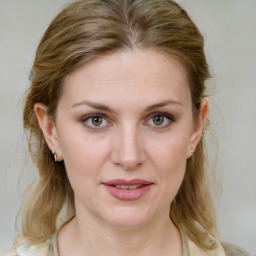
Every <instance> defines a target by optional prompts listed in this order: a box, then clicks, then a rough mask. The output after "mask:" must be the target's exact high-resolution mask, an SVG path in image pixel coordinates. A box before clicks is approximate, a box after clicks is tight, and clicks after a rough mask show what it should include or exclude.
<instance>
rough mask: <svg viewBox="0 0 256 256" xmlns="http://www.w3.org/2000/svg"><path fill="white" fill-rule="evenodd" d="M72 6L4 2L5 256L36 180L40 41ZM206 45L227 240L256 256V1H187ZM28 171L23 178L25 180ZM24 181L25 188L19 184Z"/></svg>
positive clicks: (1, 177) (0, 224) (0, 35)
mask: <svg viewBox="0 0 256 256" xmlns="http://www.w3.org/2000/svg"><path fill="white" fill-rule="evenodd" d="M67 2H69V1H68V0H0V115H1V117H0V120H1V121H0V170H1V172H0V205H1V206H0V252H4V251H7V250H8V249H9V248H10V247H11V245H12V241H13V240H14V236H15V229H14V221H15V216H16V213H17V211H18V209H19V206H20V204H21V198H22V192H23V190H24V187H25V185H26V184H27V181H28V180H29V178H30V177H31V176H33V170H34V167H33V166H32V165H31V164H30V163H29V162H28V164H26V145H25V136H24V135H23V132H22V106H23V94H24V91H25V89H26V88H27V86H28V84H29V82H28V75H29V70H30V68H31V65H32V62H33V57H34V54H35V50H36V47H37V44H38V42H39V39H40V38H41V36H42V34H43V32H44V30H45V29H46V28H47V26H48V24H49V22H50V21H51V19H52V18H53V17H54V16H55V14H57V12H58V11H59V10H60V9H61V8H62V7H63V6H64V5H65V3H67ZM178 2H179V3H181V4H182V5H183V6H184V7H185V9H186V10H187V11H188V13H189V14H190V15H191V17H192V18H193V19H194V21H195V22H196V24H197V25H198V27H199V28H200V30H201V32H202V33H203V34H204V36H205V39H206V53H207V58H208V61H209V63H210V66H211V71H212V74H213V76H214V77H213V79H212V80H211V81H210V82H209V86H210V87H211V92H210V94H211V97H210V103H211V113H210V118H211V119H212V129H211V133H212V134H215V136H216V137H217V141H218V145H217V146H216V141H215V140H214V139H209V144H210V145H209V146H210V150H211V151H212V152H214V151H215V149H216V147H219V159H218V165H217V167H218V168H217V171H218V173H219V177H220V178H221V179H222V183H223V190H222V198H221V199H219V200H216V202H217V203H216V205H217V213H218V224H219V225H218V226H219V231H220V236H221V238H222V239H224V240H227V241H231V242H234V243H237V244H239V245H241V246H243V247H245V248H246V249H247V250H248V251H250V252H254V253H256V166H255V157H256V99H255V98H256V84H255V81H256V79H255V73H256V49H255V47H256V15H255V13H256V1H255V0H214V1H213V0H179V1H178ZM21 172H23V176H22V178H19V175H20V173H21ZM17 183H19V186H17Z"/></svg>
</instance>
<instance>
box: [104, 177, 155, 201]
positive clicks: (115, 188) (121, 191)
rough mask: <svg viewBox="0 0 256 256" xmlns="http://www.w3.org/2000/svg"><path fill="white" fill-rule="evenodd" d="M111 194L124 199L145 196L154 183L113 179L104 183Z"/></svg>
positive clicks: (128, 199)
mask: <svg viewBox="0 0 256 256" xmlns="http://www.w3.org/2000/svg"><path fill="white" fill-rule="evenodd" d="M103 185H104V186H105V188H106V189H107V191H108V192H109V193H110V195H111V196H113V197H115V198H116V199H119V200H123V201H130V200H136V199H139V198H141V197H142V196H144V195H145V194H146V193H147V192H148V191H149V190H150V188H151V187H152V185H153V183H152V182H149V181H146V180H140V179H134V180H129V181H128V180H122V179H118V180H111V181H108V182H106V183H103Z"/></svg>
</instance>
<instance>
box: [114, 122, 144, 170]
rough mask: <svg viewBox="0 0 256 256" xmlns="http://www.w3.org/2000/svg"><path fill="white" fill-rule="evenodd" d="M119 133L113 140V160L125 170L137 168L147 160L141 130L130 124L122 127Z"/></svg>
mask: <svg viewBox="0 0 256 256" xmlns="http://www.w3.org/2000/svg"><path fill="white" fill-rule="evenodd" d="M117 133H118V134H115V139H114V141H113V150H112V152H111V160H112V162H113V163H114V164H115V165H119V166H121V167H122V168H123V169H124V170H135V169H136V168H138V167H139V166H141V165H142V164H143V163H144V162H145V160H146V156H145V150H144V143H143V141H142V136H141V134H140V131H139V129H136V128H135V127H131V125H130V126H127V127H125V128H122V129H120V130H119V131H118V132H117Z"/></svg>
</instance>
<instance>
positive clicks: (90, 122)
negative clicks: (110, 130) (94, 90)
mask: <svg viewBox="0 0 256 256" xmlns="http://www.w3.org/2000/svg"><path fill="white" fill-rule="evenodd" d="M82 122H83V123H84V124H86V126H88V127H90V128H102V127H106V126H108V121H107V120H106V118H105V117H104V116H102V115H99V114H93V115H89V116H86V117H84V118H83V120H82Z"/></svg>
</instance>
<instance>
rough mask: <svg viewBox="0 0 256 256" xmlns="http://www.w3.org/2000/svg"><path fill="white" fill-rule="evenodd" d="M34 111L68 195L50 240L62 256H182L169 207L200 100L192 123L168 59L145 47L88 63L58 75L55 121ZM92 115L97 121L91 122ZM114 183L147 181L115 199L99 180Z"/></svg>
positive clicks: (182, 78)
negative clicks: (71, 199)
mask: <svg viewBox="0 0 256 256" xmlns="http://www.w3.org/2000/svg"><path fill="white" fill-rule="evenodd" d="M96 103H97V104H98V105H95V104H96ZM99 104H101V105H100V107H99ZM102 105H104V108H103V107H102ZM106 107H107V108H106ZM34 109H35V113H36V115H37V117H38V121H39V124H40V127H41V129H42V131H43V133H44V136H45V139H46V141H47V143H48V146H49V148H50V150H55V152H56V154H57V160H58V161H61V160H64V162H65V165H66V170H67V174H68V177H69V180H70V183H71V186H72V188H73V190H74V195H75V207H76V216H75V218H74V219H72V220H71V221H70V222H69V223H67V224H66V225H64V227H62V229H61V230H60V232H59V236H58V244H59V251H60V255H61V256H65V255H74V256H76V255H131V254H132V255H147V256H149V255H182V245H181V238H180V234H179V231H178V229H177V227H176V226H175V225H174V223H173V222H172V221H171V220H170V218H169V207H170V204H171V202H172V200H173V199H174V197H175V195H176V193H177V192H178V189H179V187H180V184H181V182H182V180H183V177H184V174H185V168H186V161H187V159H188V158H190V157H191V155H192V154H193V153H192V152H191V151H194V150H195V148H196V145H197V143H198V142H199V140H200V137H201V134H202V130H203V126H204V122H205V119H206V116H207V113H208V101H207V99H206V98H204V99H203V100H202V104H201V112H200V114H199V117H198V119H197V121H196V122H195V121H194V120H193V115H192V103H191V95H190V89H189V85H188V81H187V77H186V73H185V70H184V69H183V67H182V66H181V64H180V63H179V62H178V61H177V60H175V59H174V58H172V57H170V56H167V55H166V54H163V53H161V52H159V51H156V50H152V49H151V50H149V49H147V50H138V49H135V50H125V51H118V52H114V53H111V54H108V55H105V56H101V57H98V58H95V59H93V60H91V61H89V62H88V63H86V64H85V65H84V66H82V67H81V68H79V69H78V70H76V71H74V72H73V73H71V74H70V75H68V76H67V77H66V78H65V80H64V90H63V94H62V96H61V98H60V101H59V103H58V107H57V115H56V120H54V121H53V120H52V118H51V117H49V116H47V114H46V110H47V107H46V106H44V105H43V104H41V103H37V104H35V108H34ZM163 113H164V114H163ZM91 114H97V115H102V116H98V117H97V118H96V119H95V120H94V121H95V122H92V119H91V118H90V117H89V115H91ZM95 124H97V125H99V126H96V125H95ZM113 179H125V180H132V179H143V180H147V181H150V182H151V183H153V185H152V186H151V188H150V190H149V191H148V192H147V193H146V194H145V195H143V196H142V197H140V198H139V199H136V200H132V201H123V200H119V199H117V198H115V197H113V196H112V195H110V194H109V192H108V191H107V190H106V188H105V187H104V185H103V184H102V183H104V182H107V181H109V180H113Z"/></svg>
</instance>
